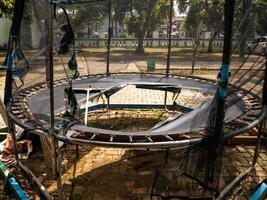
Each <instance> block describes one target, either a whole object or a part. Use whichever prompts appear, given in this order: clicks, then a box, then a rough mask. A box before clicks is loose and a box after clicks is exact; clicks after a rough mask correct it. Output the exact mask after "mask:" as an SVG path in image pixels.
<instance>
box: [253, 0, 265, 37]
mask: <svg viewBox="0 0 267 200" xmlns="http://www.w3.org/2000/svg"><path fill="white" fill-rule="evenodd" d="M255 13H256V16H255V29H256V33H257V34H258V35H266V34H267V20H266V19H267V1H266V0H257V1H256V5H255Z"/></svg>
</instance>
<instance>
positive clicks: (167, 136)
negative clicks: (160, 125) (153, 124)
mask: <svg viewBox="0 0 267 200" xmlns="http://www.w3.org/2000/svg"><path fill="white" fill-rule="evenodd" d="M164 137H166V138H167V139H168V140H170V141H174V139H173V138H172V137H170V136H169V135H164Z"/></svg>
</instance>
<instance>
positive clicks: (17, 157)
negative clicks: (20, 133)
mask: <svg viewBox="0 0 267 200" xmlns="http://www.w3.org/2000/svg"><path fill="white" fill-rule="evenodd" d="M8 124H9V125H8V127H9V132H10V134H11V137H12V141H13V145H14V154H15V158H16V163H17V165H18V166H19V150H18V146H17V138H16V133H15V125H14V124H13V122H11V121H10V120H8Z"/></svg>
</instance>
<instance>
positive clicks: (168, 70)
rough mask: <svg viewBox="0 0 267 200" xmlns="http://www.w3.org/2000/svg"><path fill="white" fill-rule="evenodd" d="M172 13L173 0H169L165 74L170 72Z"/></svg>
mask: <svg viewBox="0 0 267 200" xmlns="http://www.w3.org/2000/svg"><path fill="white" fill-rule="evenodd" d="M172 15H173V0H170V11H169V30H168V39H169V40H168V54H167V68H166V76H167V77H168V76H169V73H170V64H171V48H172Z"/></svg>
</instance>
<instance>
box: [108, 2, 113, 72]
mask: <svg viewBox="0 0 267 200" xmlns="http://www.w3.org/2000/svg"><path fill="white" fill-rule="evenodd" d="M111 15H112V5H111V0H109V1H108V44H107V76H109V75H110V69H109V61H110V43H111V36H112V28H111Z"/></svg>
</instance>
